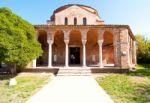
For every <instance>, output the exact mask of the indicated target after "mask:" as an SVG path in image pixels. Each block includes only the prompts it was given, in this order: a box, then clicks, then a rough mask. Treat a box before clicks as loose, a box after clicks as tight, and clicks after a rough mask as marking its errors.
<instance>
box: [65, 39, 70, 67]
mask: <svg viewBox="0 0 150 103" xmlns="http://www.w3.org/2000/svg"><path fill="white" fill-rule="evenodd" d="M64 42H65V44H66V51H65V53H66V54H65V67H68V64H69V63H68V44H69V40H64Z"/></svg>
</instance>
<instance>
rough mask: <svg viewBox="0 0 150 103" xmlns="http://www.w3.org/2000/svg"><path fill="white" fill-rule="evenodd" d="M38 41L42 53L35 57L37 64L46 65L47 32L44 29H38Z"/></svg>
mask: <svg viewBox="0 0 150 103" xmlns="http://www.w3.org/2000/svg"><path fill="white" fill-rule="evenodd" d="M37 39H38V41H39V42H40V43H41V47H42V50H43V53H42V55H41V56H40V57H39V58H38V59H37V62H36V65H37V66H47V65H48V43H47V32H46V31H45V30H38V38H37Z"/></svg>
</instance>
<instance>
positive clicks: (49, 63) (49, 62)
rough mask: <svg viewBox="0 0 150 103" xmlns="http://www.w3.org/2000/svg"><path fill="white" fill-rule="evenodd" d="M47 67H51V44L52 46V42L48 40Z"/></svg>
mask: <svg viewBox="0 0 150 103" xmlns="http://www.w3.org/2000/svg"><path fill="white" fill-rule="evenodd" d="M47 42H48V44H49V45H48V46H49V48H48V53H49V54H48V67H52V44H53V40H48V41H47Z"/></svg>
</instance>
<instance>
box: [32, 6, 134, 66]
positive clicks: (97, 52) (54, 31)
mask: <svg viewBox="0 0 150 103" xmlns="http://www.w3.org/2000/svg"><path fill="white" fill-rule="evenodd" d="M83 7H84V6H83V5H70V6H68V7H67V6H64V7H60V8H59V9H58V10H56V11H54V14H53V16H52V19H51V21H48V24H45V25H35V29H36V30H37V33H38V35H37V37H38V40H39V42H40V43H41V44H42V49H43V55H42V56H41V57H40V58H42V60H43V62H44V63H43V64H40V65H41V66H49V67H52V66H68V65H69V66H72V64H71V63H70V61H71V60H72V59H71V52H72V51H70V48H74V50H75V49H77V48H80V49H79V51H77V52H76V53H74V55H77V54H78V55H79V56H76V57H78V61H79V62H80V63H79V64H78V65H77V66H86V67H88V66H93V67H94V66H96V67H101V68H103V67H105V66H114V67H119V68H122V69H129V68H133V67H134V66H135V64H136V45H135V37H134V35H133V33H132V31H131V29H130V27H129V26H128V25H106V24H104V22H103V23H102V20H101V18H100V17H99V16H98V13H97V11H96V10H95V9H93V8H90V7H87V6H86V7H85V8H84V10H83ZM76 9H80V11H76ZM67 11H68V12H67ZM70 11H71V12H70ZM89 11H90V12H91V13H90V12H89ZM78 12H79V13H78ZM55 14H57V15H55ZM75 14H76V15H77V16H76V18H77V20H79V21H78V22H77V24H76V25H74V24H73V22H72V21H71V22H69V21H67V23H68V25H66V24H63V23H64V21H63V20H65V19H64V17H68V19H69V20H70V19H72V20H73V18H74V17H75ZM81 14H84V16H83V15H81ZM88 15H89V16H88ZM83 17H86V18H87V20H88V21H87V24H86V25H82V20H81V18H83ZM88 17H89V18H88ZM90 19H92V20H90ZM94 20H95V22H94ZM97 20H99V22H98V21H97ZM96 21H97V22H96ZM100 21H101V23H100ZM45 38H46V39H45ZM45 44H46V45H45ZM74 52H75V51H74ZM75 60H77V59H75ZM39 61H40V59H36V61H34V62H33V64H34V63H35V62H36V63H38V62H39ZM40 65H39V66H40Z"/></svg>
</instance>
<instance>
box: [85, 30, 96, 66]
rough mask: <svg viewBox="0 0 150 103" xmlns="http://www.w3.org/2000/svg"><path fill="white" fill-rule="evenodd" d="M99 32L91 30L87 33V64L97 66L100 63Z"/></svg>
mask: <svg viewBox="0 0 150 103" xmlns="http://www.w3.org/2000/svg"><path fill="white" fill-rule="evenodd" d="M97 41H98V31H97V30H96V29H90V30H89V31H88V32H87V43H86V62H87V63H86V64H87V65H97V64H98V63H99V46H98V43H97Z"/></svg>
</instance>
